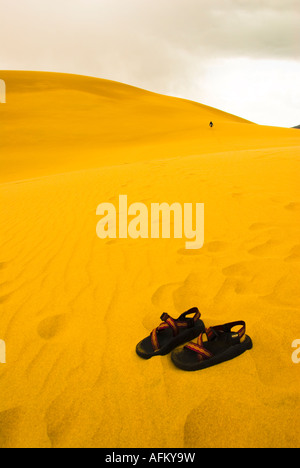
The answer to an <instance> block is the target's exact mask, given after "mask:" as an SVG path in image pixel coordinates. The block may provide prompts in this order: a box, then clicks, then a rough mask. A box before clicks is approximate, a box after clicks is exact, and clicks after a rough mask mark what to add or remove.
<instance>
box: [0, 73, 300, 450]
mask: <svg viewBox="0 0 300 468" xmlns="http://www.w3.org/2000/svg"><path fill="white" fill-rule="evenodd" d="M0 78H2V79H4V80H5V81H6V83H7V90H8V94H7V104H5V105H4V106H1V107H0V123H1V128H2V129H4V130H3V134H4V137H3V138H1V142H0V147H1V167H3V171H1V177H2V179H1V185H0V189H1V204H0V210H1V217H0V228H1V238H0V245H1V259H0V306H1V322H0V339H3V340H5V343H6V353H7V364H5V365H0V394H1V399H0V447H1V448H7V447H46V448H47V447H53V448H59V447H111V448H118V447H129V448H130V447H151V448H156V447H157V448H171V447H174V448H182V447H185V448H196V447H200V448H201V447H222V446H224V447H248V446H251V447H298V446H299V444H300V430H299V424H298V417H297V415H298V414H299V405H300V395H299V383H300V374H299V367H297V365H295V364H294V363H293V362H292V359H291V355H292V348H291V346H292V342H293V341H294V340H295V339H298V338H300V318H299V278H300V275H299V273H300V270H299V258H300V254H299V234H300V226H299V215H300V194H299V154H300V153H299V147H300V143H299V141H300V140H299V136H298V132H297V131H296V130H289V129H277V128H272V127H261V126H258V125H255V124H252V123H248V122H245V121H243V120H241V119H239V118H237V117H235V116H230V115H229V114H224V113H222V112H220V111H218V110H211V109H209V108H207V107H205V106H201V105H198V104H195V103H190V102H188V101H184V100H180V99H175V98H167V97H164V96H159V95H155V94H153V93H148V92H145V91H143V90H138V89H136V88H133V87H127V86H125V85H122V84H120V83H113V82H108V81H105V80H97V79H94V78H92V79H90V78H88V77H72V76H65V75H59V74H42V73H33V72H32V73H30V72H1V73H0ZM21 82H22V83H23V85H22V86H23V87H21V86H20V87H19V84H20V83H21ZM212 115H213V120H214V122H215V127H214V129H212V130H211V129H210V128H209V127H208V123H209V121H210V120H212V117H211V116H212ZM100 123H101V125H100ZM14 129H15V131H14ZM119 194H127V195H128V200H129V203H133V202H136V201H139V202H143V203H145V204H146V205H149V204H150V203H151V202H163V201H164V202H168V203H173V202H175V201H176V202H179V203H185V202H192V203H195V202H203V203H205V244H204V247H203V249H201V250H195V251H187V250H185V248H184V240H183V239H170V240H166V239H165V240H163V239H138V240H133V239H107V240H100V239H98V238H97V236H96V223H97V217H96V207H97V205H98V204H99V203H101V202H112V203H116V204H117V200H118V197H119ZM193 306H198V307H199V309H200V311H201V313H202V318H203V320H204V321H205V323H206V325H207V326H210V325H218V324H220V323H225V322H228V321H233V320H240V319H244V320H246V322H247V333H249V335H251V337H252V339H253V342H254V348H253V350H252V351H251V352H248V353H246V354H245V355H243V356H241V357H239V358H238V359H236V360H235V361H232V362H228V363H225V364H224V365H222V366H217V367H215V368H211V369H209V370H207V371H205V372H198V373H197V372H196V373H191V374H190V373H185V372H183V371H180V370H178V369H176V368H175V367H174V366H173V365H172V363H171V360H170V357H169V356H165V357H159V358H155V359H152V360H150V361H148V362H144V361H143V360H141V359H140V358H139V357H138V356H137V355H136V354H135V345H136V343H137V342H138V341H139V340H140V339H142V338H143V337H144V336H146V335H147V334H148V333H150V332H151V330H152V329H153V328H154V327H155V326H157V325H158V324H159V317H160V315H161V313H162V312H164V311H167V312H168V313H169V314H170V315H172V316H178V315H179V314H181V313H182V312H183V311H184V310H186V309H188V308H190V307H193ZM216 421H217V422H216Z"/></svg>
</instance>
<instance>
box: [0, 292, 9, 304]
mask: <svg viewBox="0 0 300 468" xmlns="http://www.w3.org/2000/svg"><path fill="white" fill-rule="evenodd" d="M10 296H11V294H7V295H6V296H1V297H0V304H4V302H6V301H8V299H9V298H10Z"/></svg>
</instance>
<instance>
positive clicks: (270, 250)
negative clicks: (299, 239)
mask: <svg viewBox="0 0 300 468" xmlns="http://www.w3.org/2000/svg"><path fill="white" fill-rule="evenodd" d="M278 244H279V243H278V242H275V241H273V240H268V241H267V242H265V243H264V244H261V245H257V246H256V247H253V249H250V250H248V252H249V254H251V255H255V256H256V257H268V256H270V255H273V254H276V253H277V254H278V252H276V250H277V249H276V248H277V247H278Z"/></svg>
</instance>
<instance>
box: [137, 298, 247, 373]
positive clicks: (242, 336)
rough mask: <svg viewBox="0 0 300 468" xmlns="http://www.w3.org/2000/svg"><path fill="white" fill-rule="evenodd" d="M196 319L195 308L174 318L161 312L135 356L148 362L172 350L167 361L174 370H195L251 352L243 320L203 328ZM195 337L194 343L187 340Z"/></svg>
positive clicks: (197, 313) (197, 314)
mask: <svg viewBox="0 0 300 468" xmlns="http://www.w3.org/2000/svg"><path fill="white" fill-rule="evenodd" d="M200 317H201V314H200V312H199V310H198V309H197V308H196V307H194V308H193V309H190V310H188V311H187V312H185V313H184V314H182V315H180V317H179V318H178V319H173V318H172V317H170V316H169V315H168V314H166V313H164V314H163V315H162V316H161V320H162V323H161V324H160V325H159V326H158V327H157V328H155V329H154V330H153V331H152V332H151V334H150V336H148V337H146V338H145V339H143V340H142V341H141V342H140V343H139V344H138V345H137V347H136V352H137V354H138V355H139V356H140V357H142V358H143V359H150V358H152V357H153V356H164V355H166V354H168V353H170V352H171V351H173V352H172V354H171V358H172V361H173V363H174V364H175V365H176V366H177V367H179V368H180V369H183V370H186V371H195V370H201V369H205V368H207V367H211V366H215V365H216V364H220V363H222V362H225V361H229V360H231V359H234V358H235V357H237V356H240V355H241V354H243V353H244V352H245V351H247V350H249V349H252V347H253V344H252V340H251V338H250V337H249V336H248V335H246V324H245V322H244V321H238V322H230V323H226V324H225V325H218V326H216V327H210V328H205V325H204V323H203V321H202V320H200ZM236 327H239V329H238V331H233V328H236ZM197 337H198V339H197V342H193V341H191V340H193V339H194V338H197ZM205 337H206V341H204V338H205ZM184 343H187V344H185V346H184V347H183V348H177V347H178V346H180V345H183V344H184ZM175 348H177V349H175Z"/></svg>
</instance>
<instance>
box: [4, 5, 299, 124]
mask: <svg viewBox="0 0 300 468" xmlns="http://www.w3.org/2000/svg"><path fill="white" fill-rule="evenodd" d="M0 18H1V26H0V70H1V69H2V70H42V71H55V72H64V73H76V74H81V75H90V76H95V77H99V78H106V79H111V80H115V81H120V82H123V83H127V84H131V85H134V86H138V87H141V88H144V89H148V90H150V91H155V92H158V93H162V94H169V95H173V96H179V97H183V98H187V99H191V100H194V101H198V102H201V103H203V104H207V105H209V106H212V107H216V108H218V109H222V110H225V111H227V112H230V113H233V114H236V115H238V116H241V117H244V118H246V119H249V120H252V121H253V122H256V123H259V124H263V125H275V126H283V127H291V126H294V125H299V124H300V86H299V83H300V26H299V25H300V0H211V1H209V0H0ZM0 79H1V72H0Z"/></svg>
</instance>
